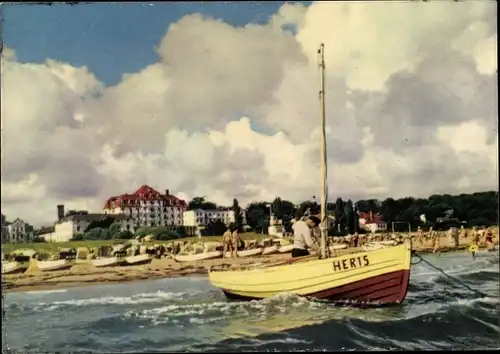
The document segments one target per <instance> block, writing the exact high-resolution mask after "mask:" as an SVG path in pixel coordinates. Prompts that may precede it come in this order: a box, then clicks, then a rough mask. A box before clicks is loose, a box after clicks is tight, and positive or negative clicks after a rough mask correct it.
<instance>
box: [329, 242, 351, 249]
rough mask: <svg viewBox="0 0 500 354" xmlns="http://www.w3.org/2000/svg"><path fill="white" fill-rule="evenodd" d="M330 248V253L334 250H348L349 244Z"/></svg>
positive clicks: (340, 244)
mask: <svg viewBox="0 0 500 354" xmlns="http://www.w3.org/2000/svg"><path fill="white" fill-rule="evenodd" d="M329 248H330V251H333V250H344V249H346V248H347V243H339V244H337V245H332V246H330V247H329Z"/></svg>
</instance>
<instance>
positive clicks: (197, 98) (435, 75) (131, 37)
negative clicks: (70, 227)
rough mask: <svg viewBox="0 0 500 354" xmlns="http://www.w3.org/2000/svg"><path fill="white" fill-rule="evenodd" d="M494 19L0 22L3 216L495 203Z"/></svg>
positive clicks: (338, 14) (222, 9) (444, 12)
mask: <svg viewBox="0 0 500 354" xmlns="http://www.w3.org/2000/svg"><path fill="white" fill-rule="evenodd" d="M496 24H497V20H496V2H493V1H479V0H478V1H463V2H458V3H457V2H451V1H450V2H444V1H429V2H427V3H423V2H399V1H393V2H317V3H316V2H312V3H311V2H304V3H297V2H266V3H258V2H249V3H239V4H235V3H204V4H203V3H192V2H191V3H156V4H155V3H151V4H139V3H130V4H118V3H103V4H98V3H96V4H87V5H75V6H68V5H55V6H46V5H3V41H4V47H3V53H2V68H1V70H2V85H3V87H2V91H1V100H2V101H1V103H2V104H1V115H2V179H1V187H2V200H1V207H2V213H3V214H5V215H6V216H7V219H8V220H11V219H14V218H16V217H20V218H22V219H24V220H25V221H27V222H30V223H33V224H35V225H38V226H39V225H42V224H50V223H52V222H53V221H54V220H55V218H56V205H57V204H64V205H65V206H66V208H67V209H88V210H90V211H93V212H98V211H100V210H102V207H103V205H104V203H105V201H106V199H107V198H108V197H110V196H113V195H119V194H123V193H132V192H134V191H135V190H136V189H137V188H139V186H141V185H143V184H148V185H150V186H152V187H153V188H156V189H158V190H160V191H161V190H164V189H166V188H168V189H170V191H171V193H174V194H176V195H177V196H179V197H181V198H185V199H189V198H192V197H194V196H201V195H202V196H206V198H207V199H210V200H213V201H215V202H217V203H220V204H223V205H224V204H225V205H229V204H230V203H231V201H232V199H233V198H238V200H240V203H241V204H243V205H245V204H246V203H248V202H251V201H257V200H271V199H273V198H274V197H275V196H280V197H282V198H284V199H289V200H292V201H293V202H300V201H301V200H306V199H311V197H312V196H313V195H318V194H319V191H320V174H319V146H320V145H319V122H320V120H319V118H320V112H319V101H318V90H319V70H318V66H317V49H318V47H319V44H320V43H321V42H323V43H324V44H325V61H326V115H327V140H328V162H329V164H328V169H329V177H328V186H329V193H330V195H329V198H330V199H335V198H337V197H338V196H341V197H343V198H353V199H355V200H356V199H361V198H379V199H385V198H387V197H395V198H397V197H404V196H415V197H426V196H429V195H431V194H436V193H450V194H459V193H468V192H475V191H482V190H498V184H497V180H498V172H497V145H498V131H497V116H498V110H497V105H498V101H497V100H498V99H497V92H496V91H497V59H496V58H497V53H496V50H497V34H496Z"/></svg>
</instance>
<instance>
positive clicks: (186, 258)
mask: <svg viewBox="0 0 500 354" xmlns="http://www.w3.org/2000/svg"><path fill="white" fill-rule="evenodd" d="M221 257H222V251H212V252H205V253H198V254H178V255H176V256H174V259H175V260H176V261H177V262H195V261H204V260H206V259H215V258H221Z"/></svg>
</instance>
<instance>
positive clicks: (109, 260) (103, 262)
mask: <svg viewBox="0 0 500 354" xmlns="http://www.w3.org/2000/svg"><path fill="white" fill-rule="evenodd" d="M124 263H125V259H124V258H123V257H102V258H97V259H93V260H92V265H93V266H94V267H98V268H102V267H117V266H120V265H122V264H124Z"/></svg>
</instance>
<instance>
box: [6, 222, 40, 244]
mask: <svg viewBox="0 0 500 354" xmlns="http://www.w3.org/2000/svg"><path fill="white" fill-rule="evenodd" d="M6 231H7V233H6V235H5V237H4V239H5V242H7V243H27V242H30V241H31V240H32V239H33V227H32V226H31V225H30V224H28V223H25V222H24V221H22V220H21V219H19V218H17V219H16V220H14V221H13V222H12V223H10V224H9V225H8V226H7V228H6Z"/></svg>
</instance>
